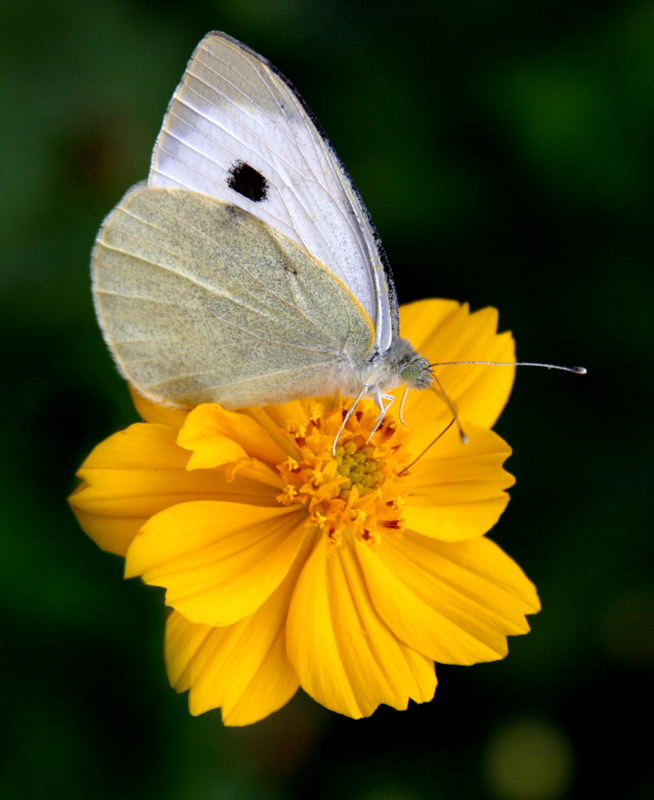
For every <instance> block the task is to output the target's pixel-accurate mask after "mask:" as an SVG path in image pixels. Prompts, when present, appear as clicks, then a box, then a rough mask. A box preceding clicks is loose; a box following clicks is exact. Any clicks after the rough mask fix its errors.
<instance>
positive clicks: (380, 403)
mask: <svg viewBox="0 0 654 800" xmlns="http://www.w3.org/2000/svg"><path fill="white" fill-rule="evenodd" d="M368 388H371V387H368ZM373 397H374V398H375V402H376V403H377V408H378V409H379V416H378V417H377V422H375V427H374V428H373V429H372V430H371V431H370V436H368V438H367V440H366V444H367V443H368V442H369V441H370V440H371V439H372V435H373V433H374V432H375V431H376V430H377V429H378V428H379V426H380V425H381V424H382V422H383V421H384V417H385V416H386V412H387V411H388V409H389V408H390V407H391V406H392V405H393V403H394V402H395V398H394V397H393V395H392V394H386V393H385V392H382V391H380V389H379V386H375V388H374V391H373ZM384 400H386V403H385V404H384Z"/></svg>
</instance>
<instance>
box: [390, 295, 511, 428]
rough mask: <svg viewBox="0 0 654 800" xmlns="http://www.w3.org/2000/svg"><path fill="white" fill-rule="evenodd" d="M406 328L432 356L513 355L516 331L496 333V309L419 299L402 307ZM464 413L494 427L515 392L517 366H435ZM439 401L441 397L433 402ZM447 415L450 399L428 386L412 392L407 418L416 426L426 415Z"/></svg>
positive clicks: (455, 358) (413, 340)
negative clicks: (472, 308)
mask: <svg viewBox="0 0 654 800" xmlns="http://www.w3.org/2000/svg"><path fill="white" fill-rule="evenodd" d="M400 326H401V330H402V334H403V335H404V336H405V337H406V338H407V339H409V340H410V341H411V343H412V344H413V346H414V347H415V348H416V349H417V350H418V352H420V354H421V355H423V356H425V358H427V359H428V360H429V361H430V362H432V363H435V362H436V363H437V362H443V361H471V360H473V361H502V362H507V361H515V348H514V342H513V337H512V336H511V334H510V333H509V332H505V333H501V334H497V332H496V331H497V310H496V309H494V308H484V309H481V310H480V311H475V312H474V313H472V314H470V312H469V309H468V306H467V304H465V305H460V304H459V303H456V302H454V301H452V300H419V301H418V302H416V303H410V304H408V305H405V306H402V307H401V308H400ZM434 373H435V374H436V376H437V377H438V379H439V381H440V382H441V385H442V386H443V388H444V390H445V391H446V392H447V395H448V397H449V398H450V400H451V401H452V402H453V403H454V404H455V405H456V406H457V408H458V411H459V415H460V418H461V419H462V420H464V421H465V420H468V421H470V422H474V423H477V424H478V425H481V426H483V427H485V428H490V427H492V426H493V425H494V423H495V422H496V420H497V418H498V416H499V415H500V412H501V411H502V409H503V408H504V405H505V404H506V401H507V399H508V397H509V394H510V392H511V387H512V385H513V378H514V374H515V368H514V367H491V366H479V365H474V366H473V365H456V366H447V367H435V368H434ZM434 401H438V402H436V403H435V402H434ZM436 414H437V415H438V418H439V419H446V420H447V419H449V418H450V417H451V412H450V411H449V409H448V407H447V405H446V404H445V403H444V402H443V401H441V400H438V398H437V397H436V396H435V395H434V394H433V393H432V392H429V391H423V392H415V391H414V392H410V393H409V395H408V397H407V403H406V411H405V418H406V420H407V423H408V424H409V427H410V428H412V427H414V426H415V425H417V424H418V423H421V422H422V421H424V420H432V419H435V415H436Z"/></svg>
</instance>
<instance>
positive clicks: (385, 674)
mask: <svg viewBox="0 0 654 800" xmlns="http://www.w3.org/2000/svg"><path fill="white" fill-rule="evenodd" d="M287 647H288V655H289V659H290V661H291V663H292V664H293V666H294V668H295V670H296V672H297V674H298V676H299V678H300V684H301V686H302V688H303V689H304V690H305V691H306V692H307V693H308V694H310V695H311V696H312V697H313V698H314V699H315V700H317V701H318V702H319V703H322V704H323V705H324V706H326V707H327V708H330V709H332V710H333V711H338V712H340V713H341V714H347V715H348V716H350V717H354V718H360V717H365V716H369V715H370V714H372V713H373V711H374V710H375V709H376V708H377V706H378V705H379V704H380V703H386V704H388V705H390V706H392V707H393V708H400V709H403V708H406V707H407V705H408V701H409V699H413V700H415V701H416V702H418V703H422V702H425V701H427V700H430V699H431V698H432V697H433V694H434V690H435V688H436V674H435V670H434V665H433V663H432V662H431V661H430V660H428V659H426V658H424V657H423V656H421V655H420V654H418V653H416V652H415V651H413V650H412V649H411V648H409V647H407V646H406V645H404V644H403V643H402V642H400V641H398V639H397V638H396V637H395V635H394V634H393V633H392V632H391V631H390V630H389V629H388V627H387V626H386V625H385V623H384V622H383V621H382V620H381V619H380V617H379V615H378V614H377V612H376V611H375V609H374V607H373V606H372V604H371V602H370V597H369V595H368V591H367V588H366V585H365V580H364V577H363V575H362V573H361V570H360V567H359V565H358V563H357V560H356V558H355V555H354V552H353V546H352V543H350V542H346V541H345V540H344V542H343V544H342V545H341V546H340V547H336V548H335V549H334V550H332V552H331V553H330V554H329V556H328V555H327V540H326V537H321V539H320V540H319V542H318V543H317V545H316V547H315V549H314V551H313V553H312V554H311V556H310V558H309V560H308V562H307V564H306V565H305V567H304V569H303V571H302V574H301V576H300V578H299V580H298V584H297V588H296V591H295V594H294V595H293V599H292V600H291V607H290V610H289V616H288V635H287Z"/></svg>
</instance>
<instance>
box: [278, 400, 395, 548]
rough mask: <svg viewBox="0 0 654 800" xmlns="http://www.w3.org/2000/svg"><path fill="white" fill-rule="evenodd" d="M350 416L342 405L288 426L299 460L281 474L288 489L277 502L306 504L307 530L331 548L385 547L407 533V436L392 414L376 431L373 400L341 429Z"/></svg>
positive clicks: (319, 409) (316, 407)
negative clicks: (386, 537) (351, 541)
mask: <svg viewBox="0 0 654 800" xmlns="http://www.w3.org/2000/svg"><path fill="white" fill-rule="evenodd" d="M348 411H349V408H348V406H343V405H342V404H340V403H339V404H337V406H336V408H334V409H333V410H332V411H330V412H329V413H325V410H324V407H323V406H322V404H320V403H315V404H312V407H311V410H310V414H309V418H310V421H309V423H308V425H306V426H298V425H296V424H295V423H294V422H293V421H288V422H287V423H286V426H285V428H286V435H287V437H288V439H289V440H290V441H291V442H292V443H293V444H294V445H295V447H296V448H297V451H298V456H297V457H296V458H292V457H291V458H288V459H287V460H286V461H284V462H283V463H282V464H279V465H278V467H277V469H278V470H279V473H280V474H281V476H282V480H283V482H284V490H283V492H282V493H281V494H280V495H278V496H277V500H278V501H279V502H280V503H281V504H282V505H291V504H301V505H305V506H306V507H307V510H308V519H307V522H306V526H307V527H313V528H315V529H316V530H318V531H320V532H321V533H322V534H324V535H325V536H326V537H327V538H328V540H329V543H330V546H331V547H333V546H338V545H340V544H341V543H342V541H343V537H344V536H350V537H354V538H355V539H358V540H360V541H363V542H367V543H369V544H371V545H373V544H378V543H379V542H380V541H381V538H382V535H383V534H384V533H386V532H392V533H393V534H394V535H396V536H397V535H398V534H399V533H401V531H402V530H403V529H404V527H405V526H406V521H405V520H404V519H403V518H402V509H403V508H404V506H405V502H406V495H407V492H408V491H409V487H410V479H409V477H408V475H407V474H406V473H404V472H403V471H404V470H406V467H407V465H408V464H409V453H408V450H407V442H408V435H407V432H406V431H405V430H404V429H403V428H401V427H400V426H399V425H398V423H397V421H396V420H395V419H393V418H392V417H391V416H390V415H387V416H386V418H385V419H384V421H383V422H382V424H381V425H380V426H379V427H376V426H377V422H378V411H377V408H376V406H375V405H374V404H373V403H372V402H370V401H363V402H361V403H360V407H357V408H356V409H355V411H354V413H352V414H350V415H349V418H348V419H347V424H346V425H345V427H344V428H343V430H340V428H341V426H342V424H343V420H344V419H345V418H346V417H347V415H348ZM335 438H337V439H338V441H337V445H336V447H335V448H334V439H335Z"/></svg>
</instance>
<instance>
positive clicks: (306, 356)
mask: <svg viewBox="0 0 654 800" xmlns="http://www.w3.org/2000/svg"><path fill="white" fill-rule="evenodd" d="M92 273H93V294H94V302H95V307H96V312H97V316H98V319H99V322H100V326H101V328H102V331H103V334H104V337H105V339H106V341H107V343H108V345H109V348H110V350H111V352H112V354H113V356H114V359H115V361H116V363H117V365H118V368H119V369H120V371H121V373H122V374H123V375H124V377H125V378H126V379H127V380H128V381H129V382H130V383H131V384H133V386H134V387H135V388H136V389H137V391H138V392H140V393H141V394H143V395H145V396H146V397H148V398H150V399H151V400H154V401H156V402H162V403H167V404H171V405H175V406H195V405H197V404H199V403H203V402H216V403H220V404H221V405H223V406H224V407H226V408H238V407H243V406H258V405H267V404H271V403H281V402H285V401H288V400H291V399H295V398H299V397H309V396H314V395H323V394H328V393H332V392H334V391H335V390H337V391H339V392H340V393H341V394H343V395H346V396H348V395H349V396H354V397H356V401H355V404H356V402H358V400H359V399H360V398H361V397H363V396H366V395H369V396H371V397H373V398H374V399H375V400H376V403H377V405H378V407H379V409H380V419H381V418H382V417H383V415H384V413H385V411H386V410H387V408H388V407H389V405H390V403H391V402H392V401H393V396H392V395H390V394H389V391H390V390H392V389H394V388H395V387H397V386H400V385H402V384H403V385H405V386H406V387H415V388H426V387H429V386H430V385H431V384H432V381H433V376H432V372H431V369H430V365H429V363H428V361H427V359H425V358H423V357H422V356H420V355H419V354H418V353H417V352H416V351H415V350H414V349H413V347H412V346H411V344H410V343H409V342H408V341H406V340H405V339H402V338H401V337H400V335H399V316H398V309H397V298H396V293H395V288H394V286H393V280H392V277H391V272H390V269H389V266H388V263H387V260H386V256H385V254H384V250H383V247H382V245H381V242H380V239H379V236H378V235H377V232H376V230H375V228H374V226H373V223H372V221H371V219H370V215H369V213H368V211H367V210H366V208H365V206H364V204H363V202H362V200H361V198H360V196H359V193H358V192H357V190H356V188H355V187H354V185H353V183H352V180H351V179H350V177H349V175H348V173H347V172H346V170H345V168H344V166H343V165H342V163H341V161H340V160H339V158H338V156H337V155H336V153H335V151H334V149H333V148H332V146H331V144H330V142H329V141H328V139H327V138H326V136H325V134H324V133H323V131H322V129H321V128H320V126H319V125H318V123H317V121H316V120H315V118H314V117H313V115H312V114H311V111H310V110H309V109H308V107H307V105H306V104H305V102H304V101H303V100H302V98H301V97H300V95H299V94H298V93H297V91H296V90H295V89H294V87H293V86H292V84H291V83H290V82H289V81H288V80H287V79H286V78H285V77H284V76H283V75H282V74H281V73H280V72H279V71H278V70H277V69H275V67H274V66H273V65H272V64H270V63H269V62H268V61H267V60H266V59H265V58H263V57H262V56H260V55H258V54H257V53H255V52H253V51H252V50H250V49H249V48H248V47H246V46H245V45H244V44H242V43H241V42H239V41H237V40H236V39H233V38H232V37H230V36H228V35H226V34H224V33H218V32H214V33H209V34H207V35H206V36H205V37H204V38H203V39H202V41H201V42H200V44H199V45H198V46H197V48H196V50H195V51H194V53H193V55H192V56H191V59H190V61H189V63H188V66H187V68H186V71H185V73H184V75H183V77H182V80H181V83H180V84H179V86H178V87H177V89H176V91H175V93H174V95H173V98H172V100H171V102H170V104H169V106H168V110H167V112H166V115H165V117H164V120H163V126H162V128H161V132H160V133H159V136H158V138H157V140H156V143H155V146H154V151H153V154H152V162H151V166H150V173H149V175H148V178H147V180H146V181H144V182H142V183H139V184H137V185H136V186H134V187H132V188H131V189H130V190H129V191H128V192H127V193H126V194H125V196H124V197H123V198H122V200H121V201H120V203H119V204H118V205H117V206H116V208H115V209H114V210H113V211H112V212H111V213H110V214H109V216H108V217H107V218H106V219H105V221H104V223H103V224H102V227H101V229H100V231H99V234H98V237H97V240H96V244H95V247H94V250H93V256H92ZM355 404H353V406H352V408H353V407H354V405H355Z"/></svg>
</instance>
